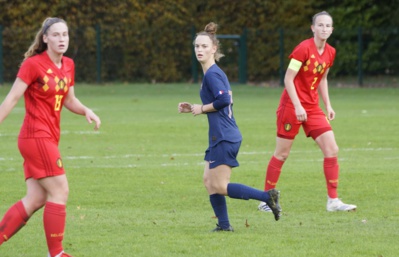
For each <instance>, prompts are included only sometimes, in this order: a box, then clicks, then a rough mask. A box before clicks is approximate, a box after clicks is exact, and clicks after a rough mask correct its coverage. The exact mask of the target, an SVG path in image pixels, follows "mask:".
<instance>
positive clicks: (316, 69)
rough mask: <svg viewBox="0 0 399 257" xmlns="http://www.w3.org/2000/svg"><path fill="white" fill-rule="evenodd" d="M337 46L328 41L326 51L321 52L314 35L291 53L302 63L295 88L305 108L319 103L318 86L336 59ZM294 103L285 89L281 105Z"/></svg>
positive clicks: (295, 81) (310, 107)
mask: <svg viewBox="0 0 399 257" xmlns="http://www.w3.org/2000/svg"><path fill="white" fill-rule="evenodd" d="M335 53H336V51H335V48H333V47H332V46H330V45H329V44H327V43H326V45H325V48H324V52H323V54H322V55H320V54H319V52H318V51H317V48H316V44H315V42H314V39H313V37H312V38H309V39H306V40H304V41H302V42H301V43H300V44H299V45H297V46H296V47H295V49H294V50H293V51H292V53H291V54H290V55H289V58H290V59H292V58H293V59H295V60H298V61H300V62H301V63H302V66H301V68H300V69H299V71H298V73H297V75H296V77H295V79H294V84H295V89H296V92H297V94H298V97H299V100H300V101H301V104H302V106H303V108H305V109H306V110H308V109H312V108H313V107H315V106H318V105H319V94H318V92H317V88H318V87H319V83H320V80H321V78H322V77H323V75H324V73H325V72H326V70H327V69H328V68H330V67H331V66H332V65H333V63H334V59H335ZM284 104H287V105H290V106H293V105H292V101H291V99H290V97H289V95H288V93H287V91H286V90H285V89H284V91H283V94H282V96H281V100H280V105H284Z"/></svg>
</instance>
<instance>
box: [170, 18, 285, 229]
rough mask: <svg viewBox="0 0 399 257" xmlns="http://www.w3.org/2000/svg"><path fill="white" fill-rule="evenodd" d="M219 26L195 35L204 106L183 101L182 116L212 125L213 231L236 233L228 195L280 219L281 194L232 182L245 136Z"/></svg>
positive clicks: (207, 177) (208, 164)
mask: <svg viewBox="0 0 399 257" xmlns="http://www.w3.org/2000/svg"><path fill="white" fill-rule="evenodd" d="M216 30H217V24H215V23H213V22H211V23H209V24H208V25H206V27H205V30H204V31H202V32H200V33H198V34H197V35H196V38H195V41H194V48H195V54H196V57H197V60H198V61H199V62H200V64H201V66H202V70H203V72H204V77H203V80H202V85H201V90H200V97H201V101H202V105H201V104H191V103H188V102H182V103H179V105H178V111H179V113H192V114H193V115H194V116H196V115H200V114H206V115H207V117H208V123H209V147H208V149H207V150H206V151H205V158H204V160H205V169H204V185H205V187H206V189H207V191H208V194H209V198H210V202H211V205H212V208H213V210H214V212H215V215H216V217H217V218H218V224H217V226H216V228H215V229H214V230H212V231H214V232H219V231H234V230H233V227H232V226H231V225H230V222H229V218H228V213H227V205H226V199H225V196H226V195H227V196H229V197H230V198H235V199H243V200H249V199H255V200H260V199H263V200H262V201H264V202H266V203H267V204H268V205H269V207H270V208H271V209H272V210H273V213H274V218H275V220H278V219H279V218H280V211H281V208H280V206H279V203H278V200H279V191H277V190H276V189H272V190H269V191H266V192H265V191H263V190H258V189H254V188H251V187H248V186H245V185H242V184H237V183H230V175H231V171H232V168H233V167H237V166H238V165H239V164H238V162H237V154H238V151H239V149H240V145H241V141H242V136H241V133H240V130H239V129H238V127H237V124H236V122H235V119H234V115H233V108H232V107H233V95H232V91H231V88H230V84H229V81H228V78H227V76H226V74H225V73H224V72H223V71H222V70H221V69H220V68H219V66H218V65H217V64H216V61H219V59H220V58H221V57H223V54H222V53H221V52H220V48H219V41H218V40H217V38H216Z"/></svg>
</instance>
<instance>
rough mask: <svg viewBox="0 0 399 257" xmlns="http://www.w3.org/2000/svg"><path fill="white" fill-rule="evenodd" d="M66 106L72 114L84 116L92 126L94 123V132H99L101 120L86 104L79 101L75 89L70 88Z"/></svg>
mask: <svg viewBox="0 0 399 257" xmlns="http://www.w3.org/2000/svg"><path fill="white" fill-rule="evenodd" d="M64 106H65V107H66V108H67V109H68V110H69V111H71V112H73V113H76V114H79V115H84V116H85V117H86V120H87V121H88V122H89V123H90V124H91V123H92V122H93V121H94V122H95V123H96V125H95V126H94V130H98V129H99V128H100V125H101V120H100V118H99V117H98V116H97V115H96V114H95V113H94V112H93V111H92V110H91V109H89V108H87V107H86V106H85V105H84V104H82V103H81V102H80V101H79V99H78V98H77V97H76V96H75V90H74V87H70V88H69V91H68V94H67V95H66V98H65V101H64Z"/></svg>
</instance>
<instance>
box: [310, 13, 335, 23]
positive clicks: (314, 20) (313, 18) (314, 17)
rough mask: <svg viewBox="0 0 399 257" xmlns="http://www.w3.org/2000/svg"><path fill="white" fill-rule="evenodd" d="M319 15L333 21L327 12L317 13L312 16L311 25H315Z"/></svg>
mask: <svg viewBox="0 0 399 257" xmlns="http://www.w3.org/2000/svg"><path fill="white" fill-rule="evenodd" d="M321 15H327V16H330V18H331V21H332V20H333V18H332V16H331V15H330V14H329V13H328V12H326V11H322V12H319V13H316V14H315V15H313V17H312V25H315V22H316V18H317V17H319V16H321Z"/></svg>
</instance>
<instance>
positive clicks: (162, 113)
mask: <svg viewBox="0 0 399 257" xmlns="http://www.w3.org/2000/svg"><path fill="white" fill-rule="evenodd" d="M8 90H9V86H4V87H0V96H1V98H2V99H4V96H5V95H6V94H7V92H8ZM198 91H199V85H196V84H157V85H150V84H146V85H144V84H140V85H131V84H123V85H122V84H118V85H106V86H88V85H79V84H78V85H77V86H76V89H75V92H76V94H77V96H78V97H79V98H80V100H81V101H82V102H83V103H85V104H86V105H88V106H90V107H91V108H93V109H94V110H95V111H96V112H97V114H98V115H99V116H100V117H101V118H102V127H101V130H100V131H99V132H93V130H92V128H93V126H92V125H89V124H87V123H86V121H85V119H84V118H83V117H82V116H77V115H74V114H71V113H69V112H68V111H66V110H65V111H64V112H63V114H62V116H63V120H62V131H63V132H62V136H61V142H60V149H61V153H62V155H63V159H64V165H65V167H66V170H67V175H68V179H69V184H70V197H69V201H68V207H67V214H68V216H67V228H66V236H65V240H64V246H65V249H66V251H67V252H69V253H70V254H72V255H73V256H77V257H91V256H105V257H107V256H145V257H147V256H190V257H191V256H198V257H200V256H201V257H203V256H229V257H230V256H281V257H286V256H306V257H309V256H315V257H319V256H351V257H352V256H362V257H363V256H373V257H377V256H384V257H388V256H397V255H398V253H399V247H398V244H397V241H398V238H399V208H398V206H399V200H398V199H399V198H398V194H399V189H398V181H399V165H398V161H399V130H398V127H399V90H398V89H389V88H384V89H382V88H375V89H359V88H331V89H330V97H331V101H332V103H333V107H334V109H335V111H336V113H337V117H336V120H334V121H333V122H332V126H333V128H334V131H335V134H336V139H337V142H338V144H339V146H340V155H339V160H340V167H341V172H340V188H339V193H340V197H341V198H342V199H343V201H345V202H348V203H354V204H357V205H358V210H357V212H354V213H328V212H326V211H325V204H326V189H325V182H324V177H323V172H322V159H323V156H322V154H321V152H320V150H319V149H318V147H317V146H316V145H315V143H314V142H313V141H312V140H311V139H307V138H305V136H304V134H303V132H302V131H301V133H300V134H299V135H298V137H297V140H296V141H295V143H294V146H293V150H292V153H291V155H290V157H289V159H288V160H287V162H286V164H285V165H284V167H283V172H282V175H281V178H280V181H279V184H278V189H280V190H281V197H282V198H281V205H282V207H283V216H282V218H281V219H280V221H278V222H275V221H274V219H273V217H272V215H270V214H265V213H261V212H259V211H257V205H258V203H257V202H256V201H239V200H234V199H229V198H227V202H228V208H229V216H230V219H231V223H232V225H233V227H234V228H235V230H236V231H235V232H234V233H217V234H214V233H209V231H210V230H211V229H212V228H213V227H214V226H215V223H216V220H215V219H213V218H212V217H213V215H214V214H213V212H212V208H211V206H210V204H209V200H208V196H207V193H206V190H205V188H204V186H203V185H202V172H203V153H204V150H205V149H206V147H207V121H206V117H205V116H204V115H202V116H197V117H192V116H191V115H190V114H178V113H177V103H178V102H180V101H190V102H196V103H199V102H200V100H199V96H198ZM233 91H234V102H235V104H234V111H235V116H236V119H237V123H238V125H239V127H240V129H241V132H242V134H243V138H244V141H243V144H242V147H241V150H240V154H239V162H240V167H238V168H236V169H234V172H233V175H232V181H233V182H238V183H243V184H247V185H249V186H253V187H256V188H259V189H262V188H263V181H264V175H265V168H266V165H267V162H268V160H269V158H270V156H271V154H272V152H273V150H274V145H275V110H276V107H277V104H278V101H279V96H280V93H281V89H279V88H261V87H250V86H241V85H234V86H233ZM23 113H24V111H23V101H22V100H21V101H20V103H19V104H18V106H17V107H16V108H15V109H14V111H13V112H12V113H11V115H10V116H9V117H8V118H7V119H6V120H5V121H4V122H3V123H2V124H1V125H0V140H1V143H0V181H1V185H0V216H2V215H3V214H4V212H5V211H6V210H7V209H8V208H9V206H10V205H12V204H13V203H14V202H16V201H17V200H19V199H20V198H21V197H22V196H23V195H24V194H25V184H24V180H23V173H22V159H21V157H20V154H19V152H18V149H17V144H16V139H17V135H18V132H19V128H20V125H21V122H22V119H23ZM246 224H248V225H249V226H246ZM46 254H47V250H46V243H45V238H44V233H43V225H42V210H40V211H38V212H37V213H36V214H35V215H34V216H33V217H32V218H31V219H30V221H29V222H28V224H27V225H26V226H25V227H24V228H23V229H22V230H21V231H20V232H19V233H18V234H16V235H15V236H14V237H13V238H12V239H11V240H10V241H9V242H6V243H5V244H3V245H2V246H1V248H0V256H1V257H8V256H10V257H11V256H12V257H16V256H23V257H36V256H37V257H43V256H46Z"/></svg>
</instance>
